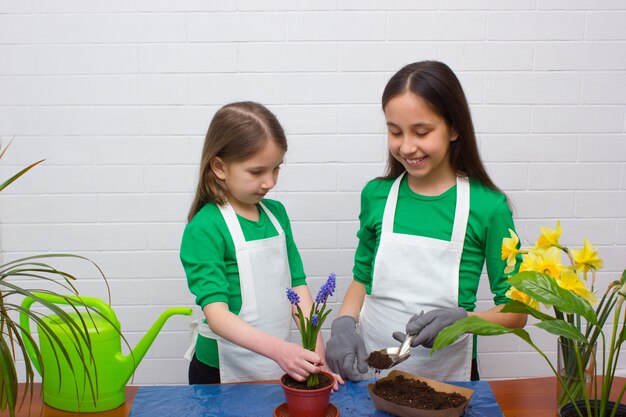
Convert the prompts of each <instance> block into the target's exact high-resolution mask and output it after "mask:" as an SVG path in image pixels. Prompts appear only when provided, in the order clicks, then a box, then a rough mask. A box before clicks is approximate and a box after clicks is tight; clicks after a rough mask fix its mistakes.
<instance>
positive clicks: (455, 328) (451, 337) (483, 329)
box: [431, 316, 536, 353]
mask: <svg viewBox="0 0 626 417" xmlns="http://www.w3.org/2000/svg"><path fill="white" fill-rule="evenodd" d="M465 333H474V334H477V335H480V336H497V335H501V334H508V333H513V334H514V335H516V336H517V337H519V338H521V339H523V340H524V341H526V343H528V344H529V345H531V346H533V347H534V348H536V346H535V344H534V343H533V341H532V339H531V338H530V335H529V334H528V332H527V331H526V330H524V329H511V328H509V327H504V326H501V325H499V324H496V323H492V322H490V321H487V320H485V319H481V318H480V317H476V316H469V317H466V318H464V319H461V320H459V321H457V322H456V323H454V324H452V325H450V326H448V327H446V328H444V329H443V330H442V331H441V332H439V334H438V335H437V337H436V338H435V342H434V344H433V348H432V350H431V353H432V352H435V351H437V350H440V349H443V348H444V347H446V346H449V345H451V344H452V343H454V341H455V340H457V339H458V338H459V337H461V336H462V335H463V334H465Z"/></svg>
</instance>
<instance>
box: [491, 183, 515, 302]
mask: <svg viewBox="0 0 626 417" xmlns="http://www.w3.org/2000/svg"><path fill="white" fill-rule="evenodd" d="M509 229H511V230H513V231H515V225H514V223H513V215H512V213H511V209H510V208H509V205H508V204H507V202H506V198H505V197H504V195H500V198H499V200H498V201H497V203H496V204H494V209H493V211H492V212H491V215H490V216H489V219H488V221H487V222H486V225H485V247H484V251H485V265H486V269H487V276H488V277H489V286H490V288H491V292H492V293H493V294H494V298H493V301H494V303H495V304H496V305H499V304H504V303H506V302H508V301H510V300H509V298H507V297H506V292H507V291H508V289H509V288H510V285H509V284H507V283H506V282H505V281H506V279H507V274H505V273H504V268H505V267H506V260H502V239H503V238H505V237H509V236H510V233H509Z"/></svg>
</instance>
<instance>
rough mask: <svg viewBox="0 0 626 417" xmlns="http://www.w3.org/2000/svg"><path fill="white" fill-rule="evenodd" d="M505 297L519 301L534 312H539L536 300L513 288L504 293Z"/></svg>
mask: <svg viewBox="0 0 626 417" xmlns="http://www.w3.org/2000/svg"><path fill="white" fill-rule="evenodd" d="M506 296H507V297H509V298H510V299H511V300H516V301H519V302H521V303H524V304H526V305H527V306H529V307H532V308H534V309H535V310H539V302H537V300H534V299H532V298H530V296H529V295H527V294H525V293H523V292H521V291H520V290H518V289H517V288H515V287H511V288H509V290H508V291H507V292H506Z"/></svg>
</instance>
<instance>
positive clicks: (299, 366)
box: [272, 341, 322, 381]
mask: <svg viewBox="0 0 626 417" xmlns="http://www.w3.org/2000/svg"><path fill="white" fill-rule="evenodd" d="M272 359H273V360H274V361H275V362H276V363H277V364H278V366H280V367H281V368H282V370H283V371H285V373H286V374H287V375H289V376H290V377H292V378H293V379H295V380H296V381H304V380H305V379H306V378H307V377H308V376H309V375H310V374H314V373H318V372H319V370H320V365H321V364H322V359H321V358H320V356H319V355H318V354H317V353H315V352H311V351H310V350H307V349H304V348H303V347H302V346H300V345H297V344H295V343H291V342H284V341H282V343H281V344H280V345H279V346H278V347H277V349H276V353H275V354H274V355H272Z"/></svg>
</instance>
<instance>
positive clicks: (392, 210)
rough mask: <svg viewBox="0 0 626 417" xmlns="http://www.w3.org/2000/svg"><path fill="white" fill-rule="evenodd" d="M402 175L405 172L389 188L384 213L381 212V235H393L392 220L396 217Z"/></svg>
mask: <svg viewBox="0 0 626 417" xmlns="http://www.w3.org/2000/svg"><path fill="white" fill-rule="evenodd" d="M404 174H406V171H404V172H403V173H402V174H400V176H399V177H398V178H396V180H395V181H394V182H393V185H392V186H391V190H389V196H388V197H387V202H386V203H385V211H384V212H383V223H382V230H381V235H382V234H384V233H393V220H394V218H395V217H396V205H397V204H398V190H399V189H400V183H401V182H402V177H404Z"/></svg>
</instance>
